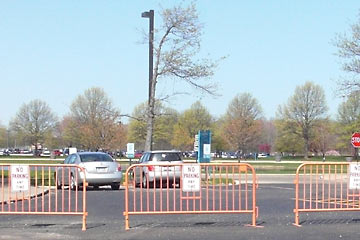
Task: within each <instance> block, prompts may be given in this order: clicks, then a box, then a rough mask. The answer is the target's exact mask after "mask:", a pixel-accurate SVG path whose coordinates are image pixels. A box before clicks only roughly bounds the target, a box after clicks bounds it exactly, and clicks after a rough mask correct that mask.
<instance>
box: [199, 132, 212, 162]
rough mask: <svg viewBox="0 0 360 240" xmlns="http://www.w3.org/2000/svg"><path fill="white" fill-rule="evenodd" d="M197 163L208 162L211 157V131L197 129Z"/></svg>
mask: <svg viewBox="0 0 360 240" xmlns="http://www.w3.org/2000/svg"><path fill="white" fill-rule="evenodd" d="M198 135H199V150H198V159H197V161H198V163H208V162H210V159H211V131H210V130H206V131H199V133H198Z"/></svg>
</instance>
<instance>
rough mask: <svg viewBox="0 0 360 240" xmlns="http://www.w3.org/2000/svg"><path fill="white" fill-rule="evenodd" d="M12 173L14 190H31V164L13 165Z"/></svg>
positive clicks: (12, 189)
mask: <svg viewBox="0 0 360 240" xmlns="http://www.w3.org/2000/svg"><path fill="white" fill-rule="evenodd" d="M10 174H11V175H10V176H11V191H12V192H24V191H28V190H29V183H30V171H29V165H11V167H10Z"/></svg>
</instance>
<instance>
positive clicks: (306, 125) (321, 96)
mask: <svg viewBox="0 0 360 240" xmlns="http://www.w3.org/2000/svg"><path fill="white" fill-rule="evenodd" d="M326 112H327V106H326V101H325V93H324V90H323V89H322V88H321V87H320V86H319V85H316V84H314V83H312V82H306V83H305V84H304V85H302V86H297V87H296V89H295V93H294V95H293V96H291V97H290V98H289V100H288V103H287V104H285V105H284V106H282V107H279V112H278V114H279V116H280V118H281V119H283V120H284V121H290V122H294V123H296V124H297V125H298V127H299V128H300V131H301V132H300V133H298V134H299V135H300V136H301V137H302V138H303V139H304V154H305V158H306V159H307V158H308V153H309V144H310V140H311V137H312V136H311V133H312V132H311V131H312V130H313V127H314V124H315V122H316V120H319V119H321V118H323V117H324V116H325V114H326Z"/></svg>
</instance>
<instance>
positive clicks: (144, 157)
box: [141, 153, 150, 163]
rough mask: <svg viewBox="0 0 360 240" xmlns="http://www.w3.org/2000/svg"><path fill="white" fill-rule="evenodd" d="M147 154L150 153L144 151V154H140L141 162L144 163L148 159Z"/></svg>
mask: <svg viewBox="0 0 360 240" xmlns="http://www.w3.org/2000/svg"><path fill="white" fill-rule="evenodd" d="M149 156H150V154H149V153H145V154H144V155H142V157H141V163H146V162H148V161H149Z"/></svg>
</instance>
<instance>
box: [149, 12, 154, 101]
mask: <svg viewBox="0 0 360 240" xmlns="http://www.w3.org/2000/svg"><path fill="white" fill-rule="evenodd" d="M149 20H150V21H149V103H150V98H151V90H152V87H151V83H152V80H153V65H154V44H153V42H154V10H150V11H149Z"/></svg>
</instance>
